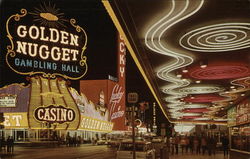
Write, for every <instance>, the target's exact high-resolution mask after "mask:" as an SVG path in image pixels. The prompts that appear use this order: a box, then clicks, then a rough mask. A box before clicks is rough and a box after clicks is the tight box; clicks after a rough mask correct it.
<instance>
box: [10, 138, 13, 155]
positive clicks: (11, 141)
mask: <svg viewBox="0 0 250 159" xmlns="http://www.w3.org/2000/svg"><path fill="white" fill-rule="evenodd" d="M10 152H11V153H13V152H14V139H13V137H10Z"/></svg>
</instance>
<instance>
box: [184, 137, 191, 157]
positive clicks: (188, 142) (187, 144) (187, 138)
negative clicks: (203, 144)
mask: <svg viewBox="0 0 250 159" xmlns="http://www.w3.org/2000/svg"><path fill="white" fill-rule="evenodd" d="M185 147H186V153H188V148H189V147H190V139H189V137H188V136H186V137H185Z"/></svg>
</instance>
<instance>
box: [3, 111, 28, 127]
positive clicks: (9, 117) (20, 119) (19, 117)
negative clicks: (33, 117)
mask: <svg viewBox="0 0 250 159" xmlns="http://www.w3.org/2000/svg"><path fill="white" fill-rule="evenodd" d="M3 124H4V128H5V129H13V128H27V127H28V119H27V113H4V122H3Z"/></svg>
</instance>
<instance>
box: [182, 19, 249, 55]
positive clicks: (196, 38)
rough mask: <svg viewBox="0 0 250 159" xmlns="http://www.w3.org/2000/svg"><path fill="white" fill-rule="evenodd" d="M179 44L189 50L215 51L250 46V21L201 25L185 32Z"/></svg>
mask: <svg viewBox="0 0 250 159" xmlns="http://www.w3.org/2000/svg"><path fill="white" fill-rule="evenodd" d="M194 42H195V43H194ZM179 44H180V45H181V46H182V47H183V48H185V49H187V50H191V51H199V52H214V53H216V52H224V51H233V50H239V49H245V48H250V23H222V24H215V25H210V26H205V27H201V28H198V29H195V30H192V31H190V32H188V33H186V34H184V35H183V36H182V37H181V38H180V40H179Z"/></svg>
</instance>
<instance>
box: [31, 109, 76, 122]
mask: <svg viewBox="0 0 250 159" xmlns="http://www.w3.org/2000/svg"><path fill="white" fill-rule="evenodd" d="M34 116H35V119H36V120H38V121H40V122H44V121H46V122H51V123H60V124H61V123H64V122H72V121H73V120H75V116H76V114H75V112H74V110H73V109H70V108H65V107H63V106H53V105H50V106H48V107H38V108H36V109H35V111H34Z"/></svg>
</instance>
